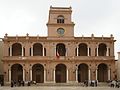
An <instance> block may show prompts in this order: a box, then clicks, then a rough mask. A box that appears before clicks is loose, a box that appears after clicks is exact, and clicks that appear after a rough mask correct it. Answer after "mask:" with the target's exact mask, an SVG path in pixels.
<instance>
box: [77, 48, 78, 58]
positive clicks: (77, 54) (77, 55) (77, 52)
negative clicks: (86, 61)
mask: <svg viewBox="0 0 120 90" xmlns="http://www.w3.org/2000/svg"><path fill="white" fill-rule="evenodd" d="M77 56H78V46H77Z"/></svg>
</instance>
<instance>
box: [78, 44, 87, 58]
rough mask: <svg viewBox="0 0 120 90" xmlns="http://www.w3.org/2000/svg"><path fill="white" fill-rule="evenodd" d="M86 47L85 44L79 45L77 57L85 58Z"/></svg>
mask: <svg viewBox="0 0 120 90" xmlns="http://www.w3.org/2000/svg"><path fill="white" fill-rule="evenodd" d="M87 52H88V49H87V45H86V44H85V43H81V44H79V48H78V56H87V55H88V53H87Z"/></svg>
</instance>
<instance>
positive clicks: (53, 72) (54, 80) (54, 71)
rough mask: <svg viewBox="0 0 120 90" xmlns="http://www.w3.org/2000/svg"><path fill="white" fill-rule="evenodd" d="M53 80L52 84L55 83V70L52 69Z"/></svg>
mask: <svg viewBox="0 0 120 90" xmlns="http://www.w3.org/2000/svg"><path fill="white" fill-rule="evenodd" d="M53 74H54V75H53V80H54V83H55V69H54V71H53Z"/></svg>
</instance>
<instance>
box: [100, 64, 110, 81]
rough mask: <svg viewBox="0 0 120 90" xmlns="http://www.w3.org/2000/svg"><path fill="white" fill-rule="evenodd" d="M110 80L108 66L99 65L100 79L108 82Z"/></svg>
mask: <svg viewBox="0 0 120 90" xmlns="http://www.w3.org/2000/svg"><path fill="white" fill-rule="evenodd" d="M107 80H108V68H107V65H106V64H100V65H99V66H98V81H99V82H106V81H107Z"/></svg>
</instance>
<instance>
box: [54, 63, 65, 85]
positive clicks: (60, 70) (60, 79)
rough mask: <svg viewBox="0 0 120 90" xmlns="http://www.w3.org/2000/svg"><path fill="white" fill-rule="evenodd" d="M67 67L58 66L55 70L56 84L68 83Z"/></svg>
mask: <svg viewBox="0 0 120 90" xmlns="http://www.w3.org/2000/svg"><path fill="white" fill-rule="evenodd" d="M66 69H67V68H66V66H65V65H64V64H58V65H57V66H56V68H55V81H56V83H66Z"/></svg>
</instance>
